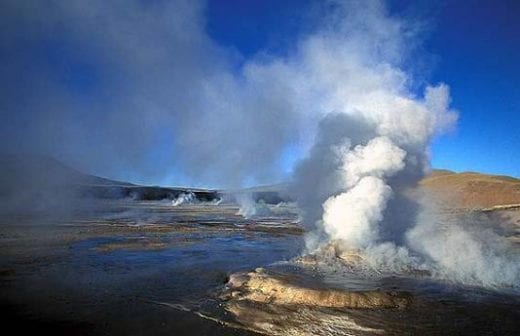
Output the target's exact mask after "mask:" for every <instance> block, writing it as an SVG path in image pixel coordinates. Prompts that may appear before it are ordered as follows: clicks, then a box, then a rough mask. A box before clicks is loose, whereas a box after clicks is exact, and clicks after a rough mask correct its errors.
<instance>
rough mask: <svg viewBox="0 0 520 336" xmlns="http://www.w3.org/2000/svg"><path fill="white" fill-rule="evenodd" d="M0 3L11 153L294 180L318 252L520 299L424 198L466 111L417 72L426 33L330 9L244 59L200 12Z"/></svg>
mask: <svg viewBox="0 0 520 336" xmlns="http://www.w3.org/2000/svg"><path fill="white" fill-rule="evenodd" d="M0 6H1V7H0V12H1V13H2V14H1V17H2V19H1V26H2V29H1V33H0V34H1V35H0V36H1V43H2V50H5V53H4V54H3V55H2V56H1V60H2V62H1V65H0V66H1V73H2V76H1V78H2V86H3V88H4V89H3V90H2V93H1V95H2V96H1V101H0V104H1V106H0V108H1V109H2V124H1V126H0V127H1V129H2V134H3V135H4V140H3V141H2V150H3V151H4V152H9V153H13V152H14V153H17V154H20V153H39V154H46V155H51V156H54V157H57V158H59V159H61V160H63V161H64V162H66V163H68V164H71V165H72V166H74V167H77V168H79V169H81V170H84V171H87V172H94V173H97V174H99V175H102V176H108V177H113V178H118V179H121V180H130V181H137V182H147V183H149V182H151V181H153V182H154V183H157V184H164V183H167V184H171V185H173V184H185V183H189V184H191V185H193V186H210V187H219V188H239V187H244V186H246V185H252V184H266V183H275V182H279V181H289V182H290V187H289V191H290V194H291V195H292V198H293V199H294V200H295V201H296V202H297V203H298V205H299V207H300V208H301V211H302V221H303V223H304V225H305V226H306V228H307V230H308V231H309V233H308V235H307V238H306V241H307V250H308V251H310V252H312V251H315V250H317V249H318V248H320V247H322V246H323V245H325V244H328V243H331V242H332V243H334V244H337V246H338V248H339V249H343V250H362V251H365V253H366V254H367V255H368V256H370V260H371V262H373V263H374V264H375V265H377V266H379V267H381V266H385V267H391V268H400V267H409V266H410V265H413V267H417V268H426V269H428V270H430V271H432V272H434V273H436V274H439V276H440V277H444V278H448V279H452V280H455V281H462V282H467V283H472V284H483V285H490V286H494V285H507V286H512V285H514V284H518V281H519V274H520V272H519V266H518V264H516V263H514V262H513V261H514V256H511V255H510V254H509V252H508V251H509V249H508V246H507V245H506V244H505V243H502V242H500V241H498V239H497V238H496V237H495V236H494V235H493V234H492V233H489V234H477V233H475V232H472V231H471V230H468V229H466V228H465V227H466V226H465V225H464V223H466V222H465V221H466V219H464V220H462V219H461V220H460V221H457V223H455V224H454V225H453V227H451V228H450V230H451V234H449V239H445V234H446V231H445V230H441V229H439V228H438V226H437V223H439V222H442V223H446V220H443V219H439V216H440V215H438V214H437V213H435V214H431V213H430V212H431V211H433V210H432V209H430V208H428V207H426V208H425V207H421V204H420V201H421V199H420V198H413V197H411V196H410V190H412V189H413V188H414V187H416V185H417V183H418V181H419V180H420V179H421V178H422V177H424V175H425V174H426V173H427V172H428V171H429V169H430V163H429V162H430V153H429V148H430V144H431V141H432V140H433V139H434V138H435V137H437V136H439V135H442V134H443V133H444V132H446V131H449V130H452V129H454V128H455V127H456V121H457V112H456V111H454V109H453V108H452V107H451V105H450V101H451V97H450V87H449V83H447V84H445V83H442V82H435V83H431V84H425V83H424V78H421V77H420V76H419V77H416V76H415V75H414V74H416V71H417V67H419V64H418V65H417V67H416V66H415V64H414V63H413V62H411V60H412V59H413V58H414V57H416V56H417V53H418V51H419V50H420V49H421V36H420V35H421V28H422V26H421V25H420V24H418V23H416V22H408V21H406V20H404V19H402V18H399V17H396V16H393V15H390V14H389V11H388V9H387V7H386V5H385V3H384V2H381V1H362V2H349V1H345V2H343V1H326V2H324V3H323V4H322V5H319V6H316V7H313V8H311V9H309V10H310V11H311V13H310V19H309V20H311V21H312V22H313V26H315V27H316V28H315V29H313V30H312V31H310V32H306V33H302V34H301V36H298V38H296V39H295V41H293V42H292V44H293V48H291V51H290V52H288V53H287V54H284V55H283V56H280V55H277V54H271V53H269V52H258V53H257V54H256V55H255V56H254V57H250V58H248V59H243V58H242V57H241V56H240V55H238V54H237V52H236V50H233V49H230V48H227V47H223V46H221V45H219V44H218V43H217V42H215V41H214V40H213V39H212V38H210V37H209V36H208V33H207V32H206V24H207V22H206V19H205V18H206V16H205V13H206V5H205V3H204V2H201V1H188V0H185V1H183V0H179V1H173V2H163V1H152V2H143V1H110V2H107V1H88V2H85V1H49V2H40V1H4V2H2V5H0ZM28 50H30V51H31V52H30V53H27V51H28ZM418 63H419V62H418ZM420 66H421V67H424V64H420ZM72 77H74V78H72ZM288 152H290V153H291V155H292V156H293V158H292V159H291V160H289V161H290V164H289V166H290V167H289V168H288V169H287V167H284V162H285V160H286V159H287V158H286V156H287V155H288ZM290 172H293V174H291V173H290ZM248 202H249V203H250V201H249V200H248ZM450 220H451V219H450ZM461 243H463V244H466V245H467V246H469V247H470V253H469V254H468V255H467V256H466V257H461V256H459V254H458V252H457V251H458V250H457V246H459V245H460V244H461ZM468 260H469V261H468ZM493 265H494V266H493ZM491 266H492V267H491ZM483 269H486V270H490V271H486V272H481V271H479V270H483ZM495 271H496V272H495Z"/></svg>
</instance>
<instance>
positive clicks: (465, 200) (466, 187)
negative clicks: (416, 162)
mask: <svg viewBox="0 0 520 336" xmlns="http://www.w3.org/2000/svg"><path fill="white" fill-rule="evenodd" d="M420 185H421V187H422V188H424V190H426V191H427V192H430V193H432V194H433V195H436V196H439V197H443V198H444V199H446V200H448V201H451V202H455V203H454V205H457V206H460V207H464V208H492V207H496V206H504V205H520V179H517V178H514V177H510V176H502V175H488V174H481V173H476V172H463V173H455V172H452V171H448V170H434V171H433V172H432V173H431V174H430V175H428V176H427V177H425V178H424V179H423V180H422V181H421V182H420Z"/></svg>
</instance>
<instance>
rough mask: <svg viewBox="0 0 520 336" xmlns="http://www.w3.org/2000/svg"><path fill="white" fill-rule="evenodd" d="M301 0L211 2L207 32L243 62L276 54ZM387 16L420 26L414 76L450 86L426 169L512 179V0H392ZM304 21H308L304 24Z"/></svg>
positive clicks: (515, 147) (306, 5)
mask: <svg viewBox="0 0 520 336" xmlns="http://www.w3.org/2000/svg"><path fill="white" fill-rule="evenodd" d="M315 5H316V3H315V2H313V1H308V0H301V1H298V0H289V1H262V0H251V1H240V0H211V1H210V2H209V6H208V12H207V14H208V26H207V29H208V32H209V34H210V36H212V38H214V39H215V40H216V41H218V42H219V43H221V44H223V45H226V46H230V47H233V48H236V49H237V50H238V51H239V52H240V54H242V55H243V56H244V57H249V56H251V55H254V54H255V53H257V52H261V51H263V50H266V49H267V50H269V52H272V53H278V54H282V55H283V54H284V53H286V52H287V50H288V49H290V48H292V47H294V41H295V39H296V37H297V36H299V35H300V34H304V33H305V31H306V29H308V26H301V23H302V22H306V23H307V24H308V22H309V16H308V15H306V13H309V12H310V11H312V10H313V9H314V7H313V6H315ZM389 5H390V8H391V9H392V11H393V13H394V15H397V16H405V17H409V18H411V19H416V20H422V21H423V22H424V23H425V28H424V30H425V31H424V32H423V35H424V41H423V50H422V52H423V54H422V55H421V56H422V57H424V58H425V61H424V62H426V63H428V64H427V66H426V67H425V68H424V69H420V70H422V73H421V74H420V75H424V76H425V80H428V81H429V82H432V83H437V82H445V83H447V84H448V85H449V86H450V88H451V96H452V105H453V107H454V108H455V109H456V110H457V111H458V112H459V122H458V125H457V127H456V129H455V130H453V131H452V132H450V133H448V134H446V135H444V136H442V137H440V138H438V139H437V140H436V141H435V142H434V144H433V146H432V165H433V166H434V167H436V168H445V169H452V170H455V171H480V172H487V173H494V174H506V175H512V176H517V177H520V63H519V62H520V20H519V19H518V18H519V17H520V2H519V1H515V0H511V1H492V0H469V1H458V0H447V1H430V2H428V1H423V2H419V4H417V3H416V2H415V1H392V2H390V3H389ZM311 21H312V19H311Z"/></svg>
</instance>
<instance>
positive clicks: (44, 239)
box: [0, 200, 520, 335]
mask: <svg viewBox="0 0 520 336" xmlns="http://www.w3.org/2000/svg"><path fill="white" fill-rule="evenodd" d="M237 210H238V209H237V208H236V206H233V205H218V206H217V205H208V204H198V205H182V206H178V207H172V206H171V204H169V203H167V202H137V201H129V200H126V201H96V202H95V203H94V204H89V205H88V206H87V207H84V208H81V209H78V210H77V211H74V212H72V213H70V214H69V215H68V216H61V215H60V216H57V217H56V216H54V217H53V216H51V217H48V216H47V217H35V216H19V217H16V218H13V217H10V218H3V219H2V225H1V235H0V239H1V255H0V294H1V298H2V309H3V314H2V316H3V318H4V319H5V321H4V322H5V324H4V325H5V327H6V328H7V327H14V328H16V329H18V330H19V331H20V332H35V331H37V332H42V331H50V332H54V333H58V334H78V335H85V334H94V335H99V334H111V335H113V334H121V335H127V334H132V335H141V334H142V335H145V334H154V335H162V334H164V335H166V334H169V335H172V334H173V335H248V334H251V332H249V331H247V330H244V329H243V328H235V327H230V326H226V325H223V324H222V323H218V321H217V322H216V321H215V320H211V319H208V318H213V317H214V318H216V320H221V321H228V322H233V321H234V319H233V316H230V315H229V314H227V313H226V311H225V309H223V308H222V306H221V305H222V304H225V302H222V301H221V300H219V299H218V298H217V297H218V295H219V294H220V293H221V292H222V290H223V287H224V283H225V282H226V280H227V277H228V276H229V275H230V274H231V273H234V272H238V271H247V270H251V269H254V268H257V267H268V268H271V269H273V270H277V271H279V272H285V273H291V272H294V273H296V274H299V275H303V278H304V279H306V280H305V281H307V282H308V283H307V284H308V285H310V286H312V285H315V284H317V283H320V284H321V285H325V286H330V287H335V288H338V287H343V288H347V289H354V290H362V289H377V288H383V289H397V290H405V291H409V292H413V294H414V298H415V299H414V301H413V304H412V305H411V307H410V308H409V309H406V310H392V309H384V310H338V309H336V310H334V309H313V308H306V307H300V308H294V307H281V308H280V307H253V308H251V310H250V312H252V314H253V317H255V316H254V313H255V310H254V309H260V310H262V311H264V312H265V311H269V310H270V309H271V310H272V312H271V313H272V314H275V315H277V316H283V315H284V314H287V316H291V315H290V314H296V315H294V316H297V315H298V314H299V315H298V316H299V317H304V318H301V319H300V320H299V319H298V318H295V319H294V320H293V321H290V323H289V322H285V323H287V324H288V325H289V324H292V325H296V324H297V323H300V325H299V326H298V325H296V327H295V328H296V329H294V328H293V329H291V330H307V331H309V330H312V331H313V333H321V334H345V333H344V332H343V331H341V330H340V329H338V328H334V327H335V326H338V325H340V324H341V323H344V322H345V321H346V318H348V323H346V324H345V325H346V326H347V327H345V328H344V329H343V330H347V331H348V333H350V334H360V335H362V334H374V333H384V334H396V335H397V334H399V335H402V334H410V335H412V334H417V333H421V334H426V335H442V334H468V335H473V334H490V335H493V334H496V335H515V334H518V332H519V330H520V327H519V321H520V303H519V299H518V298H519V296H518V295H517V294H515V293H504V292H497V291H489V290H483V289H480V288H466V287H461V286H455V285H452V284H447V283H442V282H437V281H432V280H428V279H420V280H418V279H416V278H406V277H380V278H366V277H360V276H357V275H356V274H350V275H348V276H345V274H339V273H336V274H331V273H330V272H329V271H327V272H329V273H327V272H325V271H324V272H320V271H319V270H316V269H311V268H302V267H301V266H298V265H295V264H294V263H292V262H290V260H291V259H292V258H293V257H295V256H297V255H298V254H299V252H300V251H301V249H302V245H303V242H302V235H301V229H299V227H298V225H297V215H296V214H295V213H294V212H291V211H290V209H288V211H282V212H280V211H278V212H277V213H276V214H273V215H272V216H265V217H262V218H254V219H244V218H243V217H241V216H239V215H237V214H236V213H237ZM183 309H184V310H183ZM284 309H285V310H284ZM186 310H187V311H186ZM190 310H191V311H190ZM197 313H203V314H204V316H206V317H208V318H205V317H201V316H200V315H197ZM268 316H269V315H268ZM271 316H272V315H271ZM256 317H258V315H257V316H256ZM316 317H319V318H321V319H322V322H323V323H325V324H328V326H327V328H324V327H323V326H318V327H317V329H316V328H315V329H312V328H310V326H311V324H312V323H314V322H313V318H316ZM298 321H300V322H298ZM234 322H237V321H234ZM241 322H242V323H243V325H242V327H244V328H245V329H247V328H248V325H247V321H241ZM280 323H282V327H283V323H284V322H280ZM235 326H236V325H235ZM298 328H299V329H298ZM281 330H284V329H283V328H282V329H281ZM320 330H321V331H320Z"/></svg>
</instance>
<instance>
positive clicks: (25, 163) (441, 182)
mask: <svg viewBox="0 0 520 336" xmlns="http://www.w3.org/2000/svg"><path fill="white" fill-rule="evenodd" d="M420 187H421V188H422V189H423V190H426V192H428V193H430V194H432V195H434V196H439V197H441V198H443V199H445V200H447V201H448V202H450V203H451V204H452V205H453V206H457V207H463V208H479V209H483V208H492V207H495V206H504V205H506V206H507V205H520V179H517V178H514V177H509V176H500V175H488V174H481V173H476V172H463V173H455V172H452V171H449V170H434V171H432V172H431V173H430V174H429V175H428V176H426V177H425V178H424V179H423V180H422V181H421V182H420ZM182 193H193V194H194V195H195V197H196V198H197V199H199V200H213V199H215V198H219V197H221V196H225V195H226V194H228V195H236V194H241V193H250V194H251V195H252V196H253V199H255V200H256V201H259V200H263V201H264V202H266V203H273V204H276V203H279V202H283V201H290V197H289V196H288V194H287V184H275V185H268V186H258V187H252V188H246V189H240V190H234V191H231V190H220V191H217V190H206V189H195V188H175V187H159V186H141V185H135V184H132V183H128V182H122V181H115V180H110V179H107V178H102V177H98V176H94V175H89V174H85V173H82V172H80V171H78V170H76V169H74V168H71V167H69V166H67V165H65V164H63V163H61V162H60V161H58V160H56V159H53V158H51V157H47V156H39V155H30V156H24V157H20V156H15V155H1V156H0V198H2V199H3V201H2V202H3V203H6V200H8V201H12V200H16V202H17V203H20V202H23V204H24V206H27V205H28V204H40V203H42V202H49V201H51V200H55V203H60V202H65V201H67V200H69V199H73V198H77V197H81V198H82V197H94V198H125V197H131V198H134V199H141V200H160V199H174V198H176V197H178V196H179V195H180V194H182Z"/></svg>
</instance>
